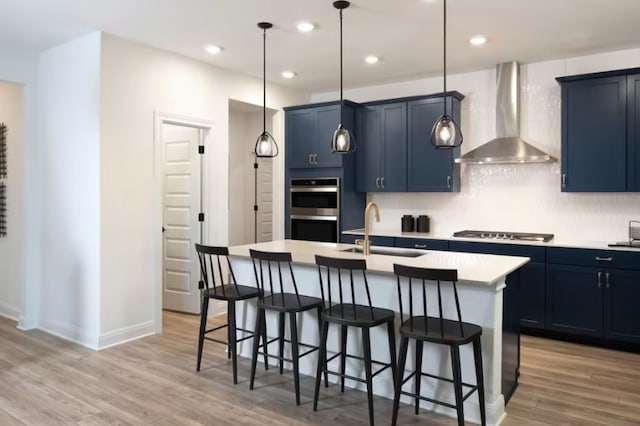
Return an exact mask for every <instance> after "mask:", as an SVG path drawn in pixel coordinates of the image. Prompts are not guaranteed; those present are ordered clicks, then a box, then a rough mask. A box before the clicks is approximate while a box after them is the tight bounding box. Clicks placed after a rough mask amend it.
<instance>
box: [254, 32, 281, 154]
mask: <svg viewBox="0 0 640 426" xmlns="http://www.w3.org/2000/svg"><path fill="white" fill-rule="evenodd" d="M271 27H273V24H271V23H270V22H259V23H258V28H260V29H261V30H262V133H261V134H260V136H258V139H257V140H256V146H255V148H254V150H253V151H254V153H255V154H256V157H259V158H271V157H275V156H277V155H278V145H277V144H276V141H275V139H273V136H271V133H269V132H267V30H268V29H269V28H271Z"/></svg>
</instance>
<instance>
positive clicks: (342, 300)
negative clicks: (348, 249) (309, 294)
mask: <svg viewBox="0 0 640 426" xmlns="http://www.w3.org/2000/svg"><path fill="white" fill-rule="evenodd" d="M316 265H318V275H319V277H320V291H321V294H322V302H323V303H324V305H325V308H327V307H331V306H333V305H334V302H336V303H337V304H339V305H340V308H341V311H340V315H342V316H344V315H345V309H351V310H352V312H353V315H354V318H356V319H357V316H358V310H357V309H356V305H359V303H358V302H357V301H356V300H357V299H356V285H355V284H356V280H355V278H356V277H358V276H362V282H363V284H364V289H365V293H366V296H367V303H368V305H367V306H368V307H369V312H370V318H362V319H363V320H364V319H371V318H373V306H372V304H371V292H370V291H369V283H368V281H367V274H366V270H367V262H366V261H365V260H364V259H343V258H334V257H326V256H318V255H316ZM332 279H333V282H334V283H335V281H336V280H337V282H338V285H337V294H335V292H334V291H333V290H336V287H335V286H332ZM332 287H334V288H333V290H332ZM349 305H350V306H349Z"/></svg>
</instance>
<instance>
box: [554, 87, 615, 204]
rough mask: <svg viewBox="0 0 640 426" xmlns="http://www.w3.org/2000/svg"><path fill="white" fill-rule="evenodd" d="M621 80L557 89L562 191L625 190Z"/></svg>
mask: <svg viewBox="0 0 640 426" xmlns="http://www.w3.org/2000/svg"><path fill="white" fill-rule="evenodd" d="M626 86H627V77H626V76H618V77H608V78H594V79H587V80H578V81H571V82H566V83H563V85H562V182H561V185H562V191H567V192H579V191H590V192H599V191H600V192H607V191H609V192H613V191H626V189H627V88H626Z"/></svg>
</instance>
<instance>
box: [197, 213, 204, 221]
mask: <svg viewBox="0 0 640 426" xmlns="http://www.w3.org/2000/svg"><path fill="white" fill-rule="evenodd" d="M198 222H204V213H198Z"/></svg>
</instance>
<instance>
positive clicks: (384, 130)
mask: <svg viewBox="0 0 640 426" xmlns="http://www.w3.org/2000/svg"><path fill="white" fill-rule="evenodd" d="M358 134H359V143H358V150H357V151H356V155H357V170H358V177H357V187H358V190H359V191H362V192H385V191H387V192H402V191H406V190H407V103H406V102H396V103H390V104H375V105H369V106H366V107H364V108H362V109H361V110H359V111H358Z"/></svg>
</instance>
